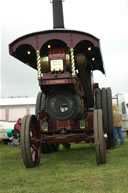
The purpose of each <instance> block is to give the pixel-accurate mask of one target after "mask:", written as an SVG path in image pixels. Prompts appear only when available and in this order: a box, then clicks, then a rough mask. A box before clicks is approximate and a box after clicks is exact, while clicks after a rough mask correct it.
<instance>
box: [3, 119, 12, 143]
mask: <svg viewBox="0 0 128 193" xmlns="http://www.w3.org/2000/svg"><path fill="white" fill-rule="evenodd" d="M14 124H15V122H5V121H0V140H4V142H7V141H8V140H9V137H8V135H7V130H9V129H11V130H13V129H14Z"/></svg>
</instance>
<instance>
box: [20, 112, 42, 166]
mask: <svg viewBox="0 0 128 193" xmlns="http://www.w3.org/2000/svg"><path fill="white" fill-rule="evenodd" d="M39 139H40V131H39V128H38V127H37V119H36V116H35V115H26V116H24V118H23V121H22V125H21V151H22V157H23V161H24V164H25V166H26V168H33V167H35V166H37V165H39V163H40V142H39Z"/></svg>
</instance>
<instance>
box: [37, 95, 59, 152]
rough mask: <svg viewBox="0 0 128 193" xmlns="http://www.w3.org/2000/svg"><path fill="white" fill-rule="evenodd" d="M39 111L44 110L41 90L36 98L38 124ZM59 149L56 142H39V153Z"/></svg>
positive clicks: (43, 98)
mask: <svg viewBox="0 0 128 193" xmlns="http://www.w3.org/2000/svg"><path fill="white" fill-rule="evenodd" d="M40 111H46V97H45V94H44V93H43V92H39V93H38V95H37V99H36V110H35V114H36V115H37V122H38V125H39V118H38V117H39V116H38V113H39V112H40ZM58 150H59V145H58V144H41V153H52V152H56V151H58Z"/></svg>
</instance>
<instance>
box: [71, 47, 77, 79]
mask: <svg viewBox="0 0 128 193" xmlns="http://www.w3.org/2000/svg"><path fill="white" fill-rule="evenodd" d="M70 54H71V65H72V76H76V72H75V59H74V49H73V48H70Z"/></svg>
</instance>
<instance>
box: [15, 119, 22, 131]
mask: <svg viewBox="0 0 128 193" xmlns="http://www.w3.org/2000/svg"><path fill="white" fill-rule="evenodd" d="M21 123H22V119H21V118H19V119H18V120H17V123H16V124H15V125H14V130H17V131H20V130H21Z"/></svg>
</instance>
